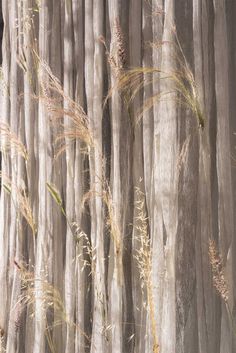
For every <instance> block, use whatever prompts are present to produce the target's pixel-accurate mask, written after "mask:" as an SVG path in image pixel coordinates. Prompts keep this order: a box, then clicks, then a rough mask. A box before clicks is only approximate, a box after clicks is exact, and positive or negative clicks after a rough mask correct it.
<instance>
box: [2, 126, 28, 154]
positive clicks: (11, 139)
mask: <svg viewBox="0 0 236 353" xmlns="http://www.w3.org/2000/svg"><path fill="white" fill-rule="evenodd" d="M0 136H1V151H2V152H3V153H4V152H8V151H11V152H15V153H16V154H19V155H21V156H22V157H23V158H24V159H25V160H26V161H27V160H28V152H27V149H26V147H25V145H24V144H23V143H22V142H21V140H20V139H19V138H18V136H17V135H16V134H15V133H14V132H13V131H11V128H10V126H9V125H8V124H5V123H0Z"/></svg>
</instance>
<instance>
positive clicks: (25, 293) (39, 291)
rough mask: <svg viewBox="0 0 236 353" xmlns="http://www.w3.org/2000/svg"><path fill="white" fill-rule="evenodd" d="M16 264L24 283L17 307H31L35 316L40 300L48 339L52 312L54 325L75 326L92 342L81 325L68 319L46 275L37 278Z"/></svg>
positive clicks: (60, 300) (58, 296) (61, 301)
mask: <svg viewBox="0 0 236 353" xmlns="http://www.w3.org/2000/svg"><path fill="white" fill-rule="evenodd" d="M14 264H15V266H16V268H17V270H18V271H19V273H20V278H21V283H22V284H21V291H22V294H21V295H20V297H19V299H18V302H17V304H16V305H19V306H21V307H25V306H27V307H29V308H30V310H31V312H32V314H31V315H32V316H34V309H35V302H36V300H40V302H41V305H42V313H43V316H44V319H45V321H46V327H47V328H46V331H45V335H47V338H50V337H49V336H48V331H49V329H51V327H50V326H49V325H48V323H47V316H48V314H49V313H50V311H52V312H53V316H54V325H60V324H62V323H63V322H65V323H66V324H67V325H70V326H74V327H75V328H76V329H77V330H79V331H80V333H81V334H82V335H83V336H84V337H85V338H86V339H87V340H88V341H90V337H89V336H88V335H87V334H86V333H85V332H84V331H83V330H82V329H81V328H80V327H79V325H78V324H76V323H74V322H71V321H70V320H69V319H68V317H67V314H66V310H65V306H64V303H63V300H62V298H61V295H60V292H59V291H58V290H57V289H56V288H55V287H54V286H53V285H52V284H51V283H49V282H48V281H47V279H46V277H47V276H46V274H42V276H40V277H38V278H36V277H35V274H34V273H33V272H31V271H28V270H27V268H26V266H25V265H23V264H19V263H18V262H17V261H14ZM37 283H40V286H38V285H37Z"/></svg>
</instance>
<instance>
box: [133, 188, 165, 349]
mask: <svg viewBox="0 0 236 353" xmlns="http://www.w3.org/2000/svg"><path fill="white" fill-rule="evenodd" d="M136 194H137V201H136V210H137V216H136V218H135V220H136V226H135V228H136V230H137V231H138V236H137V241H138V243H139V249H138V250H137V252H136V255H135V259H136V260H137V265H138V269H139V274H140V279H141V287H142V290H143V291H144V290H146V296H147V305H148V309H149V315H150V321H151V332H152V338H153V352H154V353H158V352H159V345H158V338H157V323H156V319H155V305H154V297H153V283H152V250H151V244H150V237H149V230H148V218H147V214H146V211H145V195H144V194H143V192H142V191H141V190H140V189H139V188H136Z"/></svg>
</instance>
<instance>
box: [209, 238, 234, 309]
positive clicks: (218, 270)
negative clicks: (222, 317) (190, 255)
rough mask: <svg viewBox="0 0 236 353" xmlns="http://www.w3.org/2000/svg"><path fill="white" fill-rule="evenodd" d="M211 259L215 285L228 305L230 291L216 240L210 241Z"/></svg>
mask: <svg viewBox="0 0 236 353" xmlns="http://www.w3.org/2000/svg"><path fill="white" fill-rule="evenodd" d="M208 251H209V258H210V263H211V269H212V274H213V285H214V287H215V288H216V290H217V292H218V293H219V295H220V296H221V298H222V299H223V300H224V302H225V303H226V304H227V302H228V299H229V289H228V284H227V281H226V279H225V273H224V267H223V260H222V257H221V255H220V254H219V252H218V251H217V249H216V244H215V242H214V240H212V239H210V240H209V249H208Z"/></svg>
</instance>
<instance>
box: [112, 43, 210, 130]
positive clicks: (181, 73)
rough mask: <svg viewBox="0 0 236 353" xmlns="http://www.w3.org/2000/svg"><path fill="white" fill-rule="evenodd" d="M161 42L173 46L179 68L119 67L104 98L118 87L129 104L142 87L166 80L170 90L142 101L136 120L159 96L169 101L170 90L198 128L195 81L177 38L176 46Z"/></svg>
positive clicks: (199, 116) (202, 122)
mask: <svg viewBox="0 0 236 353" xmlns="http://www.w3.org/2000/svg"><path fill="white" fill-rule="evenodd" d="M161 45H173V46H174V49H173V51H174V52H175V57H174V59H175V61H176V62H177V64H178V66H179V69H178V70H174V71H170V72H165V71H163V70H162V69H161V68H158V67H136V68H132V69H129V70H123V71H122V73H121V74H120V75H119V77H118V79H117V81H116V82H115V84H114V86H113V87H112V88H111V89H110V91H109V92H108V95H107V98H106V100H107V99H109V98H110V97H111V96H112V93H113V91H114V90H118V91H119V92H120V93H121V94H123V95H124V98H125V102H126V103H127V105H129V104H130V103H132V101H133V100H134V98H135V97H136V95H137V94H138V93H139V92H140V91H141V90H142V89H143V88H144V87H146V86H148V85H152V84H153V82H155V81H157V82H162V81H166V82H169V84H170V85H169V86H170V87H171V89H169V90H166V91H165V90H162V91H160V92H158V93H156V94H155V95H153V96H152V97H149V98H148V99H147V100H145V101H144V103H143V106H142V107H141V108H140V110H139V112H138V114H137V117H136V119H137V121H139V120H140V118H141V117H142V116H143V115H144V113H145V112H146V111H148V110H149V109H151V108H152V107H153V106H154V105H155V104H157V103H159V102H160V100H161V99H162V97H165V98H166V97H168V96H170V99H171V100H173V93H177V95H178V96H179V98H178V99H177V100H178V102H179V103H180V104H182V105H184V106H186V107H187V108H188V109H190V110H191V111H192V113H193V114H194V116H195V117H196V118H197V121H198V125H199V127H200V128H204V125H205V117H204V114H203V111H202V108H201V104H200V99H199V94H198V88H197V84H196V82H195V79H194V75H193V73H192V71H191V69H190V66H189V64H188V62H187V60H186V58H185V56H184V53H183V50H182V48H181V45H180V43H179V41H178V40H177V45H174V43H171V42H162V43H161Z"/></svg>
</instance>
